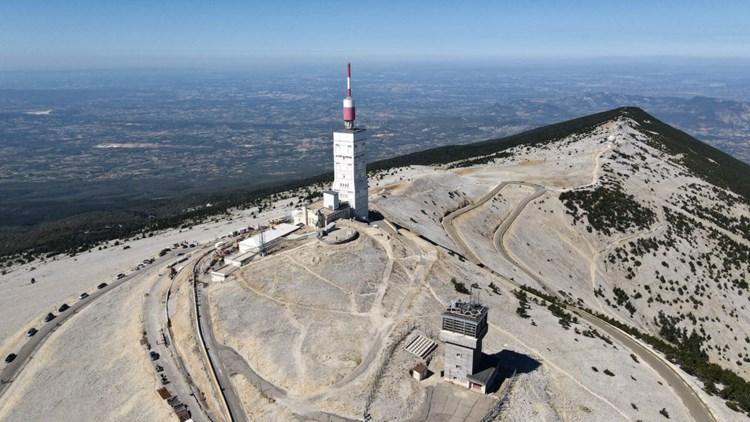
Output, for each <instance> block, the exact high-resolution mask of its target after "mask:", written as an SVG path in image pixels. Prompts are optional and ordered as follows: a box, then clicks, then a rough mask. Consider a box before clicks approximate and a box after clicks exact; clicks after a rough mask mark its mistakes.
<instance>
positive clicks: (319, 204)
mask: <svg viewBox="0 0 750 422" xmlns="http://www.w3.org/2000/svg"><path fill="white" fill-rule="evenodd" d="M346 208H349V203H348V202H346V201H344V202H340V203H339V207H338V208H336V209H335V210H332V209H330V208H327V207H325V206H324V205H323V200H322V199H320V200H317V201H315V202H312V203H310V205H308V206H307V209H308V210H313V211H320V213H321V214H323V215H331V214H333V213H337V212H339V211H341V210H343V209H346Z"/></svg>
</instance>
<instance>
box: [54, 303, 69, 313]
mask: <svg viewBox="0 0 750 422" xmlns="http://www.w3.org/2000/svg"><path fill="white" fill-rule="evenodd" d="M68 309H70V306H68V304H67V303H63V304H62V306H60V309H58V310H57V312H65V311H67V310H68Z"/></svg>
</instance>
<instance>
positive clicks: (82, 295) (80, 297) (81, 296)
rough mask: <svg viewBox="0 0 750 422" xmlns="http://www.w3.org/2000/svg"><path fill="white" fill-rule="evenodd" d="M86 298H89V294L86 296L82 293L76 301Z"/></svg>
mask: <svg viewBox="0 0 750 422" xmlns="http://www.w3.org/2000/svg"><path fill="white" fill-rule="evenodd" d="M87 297H89V294H88V293H86V292H83V293H81V294H80V295H79V296H78V299H86V298H87Z"/></svg>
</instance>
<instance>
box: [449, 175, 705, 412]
mask: <svg viewBox="0 0 750 422" xmlns="http://www.w3.org/2000/svg"><path fill="white" fill-rule="evenodd" d="M508 184H522V185H527V186H533V187H535V188H536V191H535V192H534V193H533V194H531V195H529V196H527V197H526V198H524V200H523V201H521V202H520V203H519V204H518V205H517V206H516V208H515V209H514V210H513V212H512V213H511V214H510V215H509V216H508V218H506V220H505V221H504V222H503V223H502V224H501V225H500V226H499V227H498V229H497V231H496V232H495V236H494V239H493V241H494V243H495V247H496V248H497V250H498V251H499V252H500V253H501V254H502V255H503V257H504V258H505V259H507V260H508V262H510V263H512V264H514V265H515V266H516V267H517V268H519V269H520V270H522V271H524V272H525V273H526V274H528V275H529V276H530V277H532V278H533V279H534V280H536V281H537V282H538V283H539V284H540V285H541V286H546V285H547V283H545V282H544V280H543V279H542V278H541V277H539V276H538V275H536V274H534V273H532V272H531V271H529V270H527V269H526V267H525V266H524V265H520V264H519V263H518V262H516V260H515V259H513V257H511V256H510V254H509V253H508V251H507V250H506V249H505V246H504V244H503V241H502V239H503V237H504V236H505V234H506V233H507V231H508V229H509V228H510V226H511V225H512V224H513V222H514V221H515V219H516V218H517V217H518V215H519V214H520V213H521V212H522V211H523V210H524V208H526V206H527V205H528V204H529V202H531V201H532V200H534V199H536V198H538V197H539V196H541V195H542V194H543V193H544V192H545V191H546V189H545V188H544V187H543V186H539V185H533V184H529V183H525V182H503V183H501V184H500V185H498V186H497V187H496V188H495V189H493V190H492V191H491V192H490V193H488V194H487V195H485V196H484V197H482V198H481V199H480V200H479V201H477V203H475V204H473V205H470V206H468V207H465V208H462V209H460V210H457V211H454V212H453V213H451V214H450V215H448V216H446V218H445V219H444V220H443V227H444V228H445V230H446V232H447V233H448V236H449V237H450V238H451V239H452V240H453V241H454V243H456V246H457V247H459V248H460V249H461V250H463V251H464V253H465V254H466V256H467V257H469V258H470V259H471V260H472V261H473V262H475V263H476V264H481V263H482V262H481V260H480V259H479V258H478V257H476V256H475V255H474V253H473V252H472V251H471V250H470V249H469V248H468V247H467V246H466V244H465V243H464V241H463V240H462V239H461V237H460V235H459V234H458V233H457V232H456V231H455V228H454V227H453V220H454V219H455V218H456V217H458V216H460V215H462V214H464V213H466V212H469V211H471V210H473V209H475V208H477V207H479V206H481V205H483V204H484V203H485V202H487V201H488V200H489V199H490V198H492V197H493V196H494V195H496V194H497V193H498V192H499V191H500V190H501V189H502V188H504V187H505V186H506V185H508ZM506 282H507V283H509V284H511V285H513V286H514V287H516V288H518V287H520V286H519V285H518V284H517V283H514V282H512V281H510V280H506ZM544 289H545V291H547V292H550V290H549V289H547V288H546V287H544ZM551 294H553V295H555V294H554V293H551ZM570 308H572V309H574V310H573V312H574V313H575V314H576V315H578V316H579V317H581V318H582V319H584V320H586V322H588V323H589V324H591V325H594V326H596V327H597V328H598V329H600V330H602V331H604V332H606V333H607V334H609V335H610V336H611V337H612V338H614V339H615V340H617V341H618V342H620V343H621V344H622V345H623V346H625V347H627V348H629V349H630V350H631V351H632V352H633V353H634V354H635V355H637V356H638V358H639V359H640V360H641V361H643V362H644V363H646V364H647V365H649V366H650V367H651V368H652V369H654V370H655V371H656V372H657V373H658V374H659V375H660V376H661V377H662V378H663V379H664V380H666V381H667V383H668V384H669V386H670V387H671V388H672V390H673V391H674V392H675V394H677V396H678V397H679V398H680V400H681V401H682V403H683V404H684V405H685V407H686V408H687V410H688V412H689V413H690V416H691V417H692V418H693V420H695V421H699V422H715V421H716V419H715V418H714V416H713V414H712V413H711V411H710V410H709V409H708V407H707V406H706V404H705V403H704V402H703V400H701V399H700V397H699V396H698V395H697V394H696V392H695V391H694V390H693V388H692V387H691V386H690V384H688V383H687V382H686V381H685V380H684V379H683V378H682V377H681V376H680V375H679V374H678V373H677V372H676V371H675V370H674V369H673V368H672V366H670V365H669V363H667V362H666V361H665V360H664V359H663V358H661V357H660V356H659V355H657V354H656V353H655V352H653V351H652V350H650V349H648V348H647V347H645V346H644V345H643V344H641V343H640V342H639V341H637V340H635V339H633V338H632V337H631V336H630V335H629V334H627V333H625V332H623V331H620V330H619V329H618V328H616V327H614V326H612V325H610V324H609V323H607V322H606V321H603V320H601V319H599V318H597V317H595V316H593V315H591V314H589V313H587V312H585V311H582V310H580V309H577V308H574V307H570Z"/></svg>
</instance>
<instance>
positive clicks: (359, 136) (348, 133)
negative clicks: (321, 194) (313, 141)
mask: <svg viewBox="0 0 750 422" xmlns="http://www.w3.org/2000/svg"><path fill="white" fill-rule="evenodd" d="M351 76H352V71H351V64H347V66H346V90H347V95H346V98H344V128H343V129H339V130H336V131H334V132H333V187H332V190H334V191H336V192H338V193H339V199H340V200H341V201H346V202H348V203H349V206H350V207H351V208H352V210H353V211H354V216H355V217H357V218H359V219H362V220H368V219H369V215H370V214H369V210H368V206H369V204H368V202H367V161H366V159H365V130H364V129H360V128H355V127H354V118H355V110H354V98H352V82H351Z"/></svg>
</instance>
